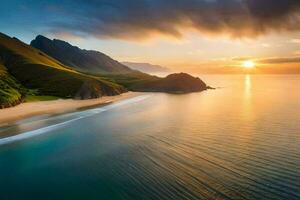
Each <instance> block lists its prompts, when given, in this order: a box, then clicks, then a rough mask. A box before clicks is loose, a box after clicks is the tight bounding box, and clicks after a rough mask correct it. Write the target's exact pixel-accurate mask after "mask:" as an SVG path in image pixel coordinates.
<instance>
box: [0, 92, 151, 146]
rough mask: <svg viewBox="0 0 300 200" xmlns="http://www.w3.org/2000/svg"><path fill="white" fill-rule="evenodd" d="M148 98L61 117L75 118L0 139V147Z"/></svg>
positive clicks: (124, 101) (144, 97) (145, 96)
mask: <svg viewBox="0 0 300 200" xmlns="http://www.w3.org/2000/svg"><path fill="white" fill-rule="evenodd" d="M148 97H150V95H143V96H138V97H133V98H130V99H127V100H123V101H120V102H118V103H113V104H111V105H107V106H104V107H101V108H94V109H89V110H85V111H80V112H75V113H69V114H65V115H61V116H60V117H67V116H68V117H69V116H76V118H74V119H71V120H68V121H64V122H61V123H58V124H54V125H50V126H46V127H43V128H40V129H37V130H32V131H27V132H24V133H20V134H18V135H14V136H10V137H6V138H1V139H0V145H4V144H9V143H13V142H16V141H20V140H24V139H28V138H31V137H35V136H38V135H42V134H45V133H48V132H50V131H53V130H57V129H59V128H62V127H65V126H66V125H68V124H70V123H73V122H75V121H78V120H80V119H83V118H87V117H91V116H93V115H96V114H100V113H102V112H104V111H108V110H111V109H114V108H117V107H121V106H124V105H127V104H132V103H136V102H139V101H142V100H144V99H146V98H148ZM49 119H50V118H48V119H47V120H49ZM44 120H45V119H44ZM44 120H43V121H44Z"/></svg>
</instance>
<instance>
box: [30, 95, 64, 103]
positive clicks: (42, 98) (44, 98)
mask: <svg viewBox="0 0 300 200" xmlns="http://www.w3.org/2000/svg"><path fill="white" fill-rule="evenodd" d="M57 99H59V98H58V97H54V96H34V95H27V96H26V98H25V102H35V101H52V100H57Z"/></svg>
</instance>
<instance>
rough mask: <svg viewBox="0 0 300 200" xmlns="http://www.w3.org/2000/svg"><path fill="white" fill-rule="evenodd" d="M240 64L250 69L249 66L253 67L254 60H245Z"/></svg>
mask: <svg viewBox="0 0 300 200" xmlns="http://www.w3.org/2000/svg"><path fill="white" fill-rule="evenodd" d="M242 66H243V67H244V68H248V69H251V68H253V67H255V62H253V61H252V60H247V61H245V62H243V64H242Z"/></svg>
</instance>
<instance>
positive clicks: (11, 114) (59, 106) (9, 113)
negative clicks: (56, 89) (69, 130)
mask: <svg viewBox="0 0 300 200" xmlns="http://www.w3.org/2000/svg"><path fill="white" fill-rule="evenodd" d="M140 94H141V93H139V92H127V93H123V94H120V95H116V96H103V97H101V98H98V99H88V100H74V99H58V100H52V101H37V102H28V103H21V104H19V105H17V106H14V107H10V108H4V109H0V127H4V126H9V125H10V124H13V123H15V122H17V121H20V120H24V119H27V118H30V117H35V116H38V115H55V114H63V113H68V112H72V111H77V110H85V109H90V108H93V107H97V106H102V105H106V104H109V103H113V102H116V101H121V100H123V99H127V98H131V97H135V96H139V95H140Z"/></svg>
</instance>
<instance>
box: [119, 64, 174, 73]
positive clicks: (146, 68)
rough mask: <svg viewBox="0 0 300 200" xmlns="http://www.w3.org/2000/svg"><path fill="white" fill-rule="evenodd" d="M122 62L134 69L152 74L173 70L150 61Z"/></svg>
mask: <svg viewBox="0 0 300 200" xmlns="http://www.w3.org/2000/svg"><path fill="white" fill-rule="evenodd" d="M122 64H124V65H126V66H128V67H129V68H131V69H133V70H138V71H141V72H145V73H150V74H151V73H160V72H171V70H170V69H168V68H166V67H162V66H160V65H152V64H149V63H135V62H122Z"/></svg>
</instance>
